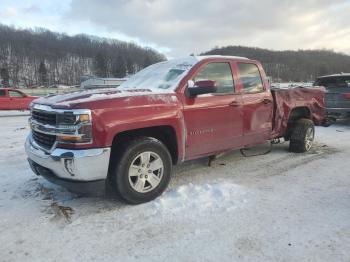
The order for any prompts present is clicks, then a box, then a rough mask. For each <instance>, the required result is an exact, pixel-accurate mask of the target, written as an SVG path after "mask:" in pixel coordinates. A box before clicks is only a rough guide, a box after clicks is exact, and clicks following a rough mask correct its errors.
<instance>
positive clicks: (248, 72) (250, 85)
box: [238, 63, 264, 94]
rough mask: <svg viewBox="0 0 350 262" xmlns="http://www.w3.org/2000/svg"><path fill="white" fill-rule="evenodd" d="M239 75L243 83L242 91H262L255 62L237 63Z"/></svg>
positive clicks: (262, 87)
mask: <svg viewBox="0 0 350 262" xmlns="http://www.w3.org/2000/svg"><path fill="white" fill-rule="evenodd" d="M238 71H239V77H240V79H241V82H242V84H243V93H248V94H249V93H250V94H251V93H260V92H263V91H264V86H263V83H262V81H261V76H260V72H259V69H258V67H257V66H256V65H255V64H248V63H238Z"/></svg>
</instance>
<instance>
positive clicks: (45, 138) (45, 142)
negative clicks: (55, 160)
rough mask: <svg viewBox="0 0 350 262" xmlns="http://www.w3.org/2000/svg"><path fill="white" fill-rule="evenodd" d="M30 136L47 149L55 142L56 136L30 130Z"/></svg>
mask: <svg viewBox="0 0 350 262" xmlns="http://www.w3.org/2000/svg"><path fill="white" fill-rule="evenodd" d="M32 137H33V139H34V141H35V142H36V143H37V144H38V145H39V146H41V147H43V148H45V149H47V150H49V149H51V148H52V147H53V145H54V144H55V142H56V136H54V135H48V134H44V133H40V132H37V131H34V130H32Z"/></svg>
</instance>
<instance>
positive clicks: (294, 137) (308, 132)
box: [289, 119, 315, 153]
mask: <svg viewBox="0 0 350 262" xmlns="http://www.w3.org/2000/svg"><path fill="white" fill-rule="evenodd" d="M314 137H315V126H314V123H313V122H312V121H311V120H310V119H299V120H298V121H297V122H296V124H295V126H294V128H293V130H292V134H291V136H290V142H289V151H291V152H295V153H303V152H307V151H309V150H310V149H311V147H312V145H313V141H314Z"/></svg>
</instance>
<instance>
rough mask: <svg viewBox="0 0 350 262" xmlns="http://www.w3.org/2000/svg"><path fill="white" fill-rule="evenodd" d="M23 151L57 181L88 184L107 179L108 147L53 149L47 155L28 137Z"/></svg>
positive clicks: (109, 151)
mask: <svg viewBox="0 0 350 262" xmlns="http://www.w3.org/2000/svg"><path fill="white" fill-rule="evenodd" d="M25 150H26V153H27V155H28V158H29V159H30V160H31V161H33V162H34V163H36V164H37V165H39V166H41V167H44V168H46V169H48V170H50V171H51V172H52V174H53V175H54V176H56V177H57V178H58V179H63V180H70V181H76V182H89V181H96V180H105V179H106V178H107V172H108V165H109V157H110V153H111V149H110V148H109V147H106V148H93V149H83V150H70V149H62V148H55V149H53V151H52V152H50V153H47V152H45V151H44V150H42V149H41V148H40V147H39V146H37V145H36V143H35V142H34V141H32V137H31V135H29V136H28V137H27V140H26V143H25Z"/></svg>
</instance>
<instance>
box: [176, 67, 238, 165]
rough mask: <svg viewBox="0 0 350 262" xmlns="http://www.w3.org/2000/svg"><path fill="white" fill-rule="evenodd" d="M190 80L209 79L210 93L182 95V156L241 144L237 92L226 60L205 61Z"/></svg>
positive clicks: (210, 151) (196, 155)
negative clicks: (214, 86) (213, 83)
mask: <svg viewBox="0 0 350 262" xmlns="http://www.w3.org/2000/svg"><path fill="white" fill-rule="evenodd" d="M192 80H193V81H199V80H213V81H216V83H217V85H218V90H217V92H216V93H213V94H205V95H199V96H197V97H195V98H185V101H184V111H183V112H184V118H185V122H186V129H187V130H186V131H187V139H186V159H192V158H196V157H200V156H204V155H208V154H210V153H214V152H218V151H222V150H227V149H230V148H235V147H240V146H241V144H242V128H243V126H242V112H241V108H240V104H241V95H240V94H238V93H236V92H235V90H236V89H235V84H234V80H233V75H232V70H231V64H230V62H209V63H207V64H204V65H202V66H201V67H200V68H199V70H198V71H197V72H196V73H195V74H194V75H193V77H192Z"/></svg>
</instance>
